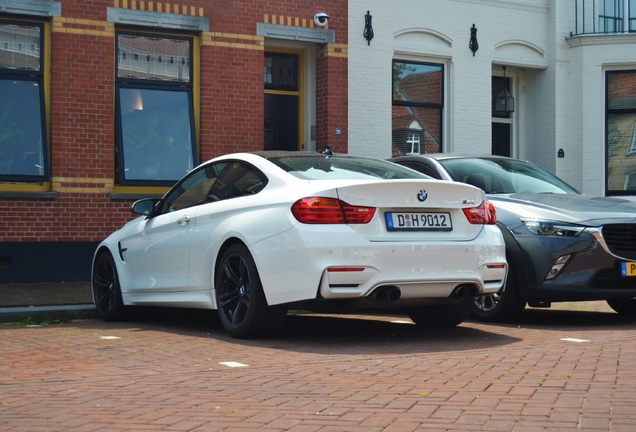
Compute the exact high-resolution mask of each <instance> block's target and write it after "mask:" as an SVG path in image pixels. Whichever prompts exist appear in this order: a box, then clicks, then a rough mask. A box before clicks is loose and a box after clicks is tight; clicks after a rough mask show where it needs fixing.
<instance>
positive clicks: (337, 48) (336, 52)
mask: <svg viewBox="0 0 636 432" xmlns="http://www.w3.org/2000/svg"><path fill="white" fill-rule="evenodd" d="M327 56H328V57H341V58H348V57H349V47H348V45H345V44H328V45H327Z"/></svg>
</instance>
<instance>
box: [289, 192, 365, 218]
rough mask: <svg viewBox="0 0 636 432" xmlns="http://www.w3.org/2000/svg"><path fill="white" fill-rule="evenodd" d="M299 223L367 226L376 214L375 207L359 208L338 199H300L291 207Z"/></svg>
mask: <svg viewBox="0 0 636 432" xmlns="http://www.w3.org/2000/svg"><path fill="white" fill-rule="evenodd" d="M291 211H292V214H293V215H294V217H295V218H296V219H297V220H298V222H302V223H306V224H366V223H369V221H370V220H371V218H372V217H373V215H374V214H375V207H359V206H352V205H350V204H347V203H346V202H344V201H341V200H339V199H336V198H321V197H311V198H302V199H299V200H298V201H296V202H295V203H294V205H292V207H291Z"/></svg>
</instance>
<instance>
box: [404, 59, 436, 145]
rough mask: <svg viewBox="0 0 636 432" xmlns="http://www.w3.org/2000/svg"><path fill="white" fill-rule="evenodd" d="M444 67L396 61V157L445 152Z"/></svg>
mask: <svg viewBox="0 0 636 432" xmlns="http://www.w3.org/2000/svg"><path fill="white" fill-rule="evenodd" d="M443 110H444V65H442V64H432V63H416V62H406V61H398V60H394V61H393V110H392V111H393V128H392V131H393V134H392V139H393V154H394V155H400V154H409V153H438V152H441V151H442V114H443Z"/></svg>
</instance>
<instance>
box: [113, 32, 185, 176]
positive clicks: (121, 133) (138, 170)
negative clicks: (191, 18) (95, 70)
mask: <svg viewBox="0 0 636 432" xmlns="http://www.w3.org/2000/svg"><path fill="white" fill-rule="evenodd" d="M192 44H193V41H192V38H188V37H168V36H163V35H154V36H149V35H148V34H143V35H142V34H135V33H127V32H118V33H117V95H116V105H117V162H116V165H117V166H116V172H117V182H118V183H119V184H121V185H158V186H159V185H172V184H174V183H175V182H176V181H177V180H179V179H180V178H181V177H183V176H184V175H185V174H186V173H188V172H189V171H191V170H192V168H193V167H194V166H195V165H196V164H197V157H196V154H197V152H196V138H195V137H196V134H195V126H194V102H193V91H192V68H191V65H192V52H193V50H192Z"/></svg>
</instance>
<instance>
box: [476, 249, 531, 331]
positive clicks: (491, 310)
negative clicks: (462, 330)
mask: <svg viewBox="0 0 636 432" xmlns="http://www.w3.org/2000/svg"><path fill="white" fill-rule="evenodd" d="M516 278H517V275H516V274H515V271H514V267H513V265H512V262H511V260H510V259H508V277H507V279H506V284H505V285H504V288H503V289H502V290H501V291H499V292H497V293H495V294H488V295H485V296H480V297H475V298H474V299H473V302H472V308H471V315H472V316H473V317H474V318H476V319H478V320H479V321H485V322H508V321H511V320H513V319H515V318H518V317H519V314H520V313H521V312H522V311H523V309H524V308H525V307H526V302H525V300H523V299H522V298H521V297H519V288H518V286H517V283H516V281H517V279H516Z"/></svg>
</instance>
